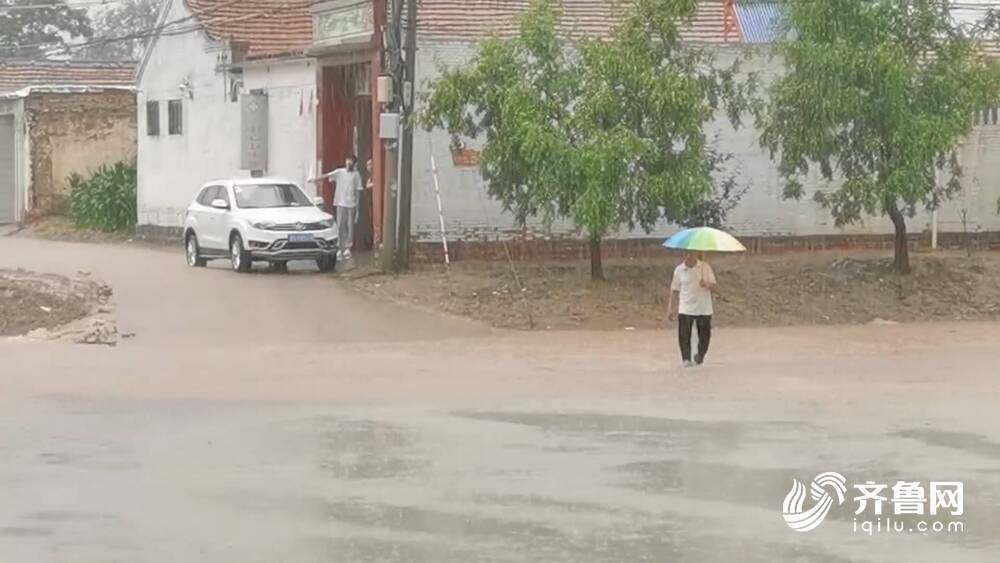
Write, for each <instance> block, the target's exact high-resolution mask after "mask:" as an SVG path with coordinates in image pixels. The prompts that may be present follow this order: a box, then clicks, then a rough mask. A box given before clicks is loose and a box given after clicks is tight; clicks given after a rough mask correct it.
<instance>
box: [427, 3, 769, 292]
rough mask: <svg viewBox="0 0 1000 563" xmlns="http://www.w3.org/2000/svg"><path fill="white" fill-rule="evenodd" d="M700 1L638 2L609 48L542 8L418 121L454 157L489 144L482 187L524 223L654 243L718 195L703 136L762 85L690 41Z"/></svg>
mask: <svg viewBox="0 0 1000 563" xmlns="http://www.w3.org/2000/svg"><path fill="white" fill-rule="evenodd" d="M697 4H698V2H697V0H636V1H635V2H634V3H631V4H630V5H629V6H628V7H625V6H623V9H626V10H628V11H627V13H626V14H624V16H623V18H622V20H621V22H620V23H619V24H618V25H616V26H615V27H614V30H613V32H612V35H611V37H610V38H609V39H607V40H598V39H581V40H579V41H573V42H571V41H570V40H569V39H567V38H565V37H563V36H560V35H559V34H558V31H557V22H558V17H559V3H558V2H557V1H555V0H534V1H533V2H532V4H531V7H530V8H529V9H528V11H527V12H526V13H525V15H524V16H523V17H522V19H521V21H520V33H519V35H518V36H517V37H514V38H513V39H510V40H503V39H498V38H492V39H488V40H485V41H483V42H481V43H480V44H479V46H478V49H477V53H476V56H475V57H474V59H473V60H472V62H471V63H470V64H469V65H468V66H467V67H464V68H459V69H449V70H446V71H445V72H444V73H443V75H442V77H441V78H440V80H438V81H437V83H436V84H434V88H433V91H432V93H431V94H430V96H428V98H427V99H426V100H425V107H424V109H423V112H422V114H421V120H422V122H423V125H424V126H425V127H427V128H428V129H430V128H434V127H442V128H445V129H447V130H448V131H449V132H450V133H451V134H452V135H453V138H454V141H455V143H456V144H458V145H461V144H462V143H464V142H465V141H467V140H470V139H478V138H484V139H485V142H484V147H483V151H482V155H481V159H480V166H481V170H482V174H483V176H484V178H485V179H486V181H487V183H488V190H489V193H490V195H491V196H492V197H494V198H496V199H498V200H500V201H501V202H503V204H504V206H505V208H506V209H507V210H508V211H510V212H512V213H513V214H514V216H515V218H516V219H517V221H518V222H520V223H522V224H523V223H524V222H525V221H526V220H527V218H528V217H535V216H540V217H542V218H543V219H544V220H545V221H552V220H553V219H556V218H570V219H572V220H573V221H574V223H575V224H576V225H577V226H578V227H581V228H583V229H585V230H586V231H587V232H588V233H589V234H590V237H591V275H592V277H594V278H600V277H603V270H602V267H601V263H600V241H601V238H602V237H603V236H604V235H606V234H607V233H608V232H610V231H612V230H615V229H618V228H620V227H621V226H626V227H627V228H629V229H635V228H642V229H645V230H646V231H647V232H648V231H649V230H651V229H652V227H653V226H654V225H655V224H656V222H657V221H659V220H660V219H662V218H664V217H665V218H668V219H674V220H679V219H681V218H683V217H685V216H686V213H687V212H688V211H689V210H690V209H692V208H693V207H695V206H696V205H698V204H699V203H700V202H701V201H702V200H703V199H704V198H706V197H707V196H708V195H709V194H711V193H712V191H713V186H712V178H711V174H710V165H709V154H708V153H709V149H708V143H707V141H706V138H705V133H704V126H705V124H706V123H707V122H709V121H710V120H712V119H714V118H715V116H716V115H717V113H718V112H720V111H724V112H725V113H726V114H727V115H728V116H729V117H730V119H731V120H732V122H733V124H734V125H736V126H738V125H739V124H740V116H741V115H743V114H744V112H745V111H747V110H748V109H750V106H751V102H750V100H751V98H752V94H753V90H754V87H755V81H754V80H752V79H751V80H747V81H740V80H738V67H735V66H734V67H731V68H727V69H724V70H717V69H715V68H714V61H713V59H712V58H711V57H710V56H709V55H708V54H706V53H705V52H703V51H700V50H698V49H694V48H692V47H690V46H687V45H682V44H681V42H680V35H679V25H681V24H682V23H683V22H684V21H685V20H686V19H689V18H690V17H692V16H693V15H694V12H695V10H696V9H697Z"/></svg>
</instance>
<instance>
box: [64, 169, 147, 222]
mask: <svg viewBox="0 0 1000 563" xmlns="http://www.w3.org/2000/svg"><path fill="white" fill-rule="evenodd" d="M68 181H69V186H70V207H69V215H70V218H71V219H72V220H73V224H74V225H76V226H77V227H79V228H85V229H97V230H100V231H105V232H113V231H131V230H132V229H133V228H135V223H136V171H135V165H134V164H129V163H126V162H118V163H115V164H114V165H112V166H105V165H101V166H100V167H99V168H98V169H97V171H96V172H95V173H94V174H93V175H92V176H90V177H89V178H84V177H82V176H80V175H79V174H73V175H71V176H70V177H69V179H68Z"/></svg>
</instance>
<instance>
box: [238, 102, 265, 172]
mask: <svg viewBox="0 0 1000 563" xmlns="http://www.w3.org/2000/svg"><path fill="white" fill-rule="evenodd" d="M242 102H243V109H242V115H241V120H240V123H241V133H242V134H241V135H240V168H241V169H243V170H267V94H263V93H259V92H251V93H250V94H247V95H244V96H243V99H242Z"/></svg>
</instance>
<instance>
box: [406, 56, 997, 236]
mask: <svg viewBox="0 0 1000 563" xmlns="http://www.w3.org/2000/svg"><path fill="white" fill-rule="evenodd" d="M473 52H474V46H473V45H472V44H470V43H459V42H438V43H427V42H424V43H422V44H421V49H420V51H419V56H418V59H417V66H418V69H417V72H418V75H419V80H418V91H419V92H422V93H426V92H428V90H429V82H430V81H433V80H434V79H436V78H437V77H438V76H439V75H440V68H441V67H442V65H444V66H445V67H454V66H456V65H460V64H463V63H465V62H466V61H468V60H469V58H470V57H471V56H472V54H473ZM717 54H718V60H719V63H720V64H726V63H728V62H730V61H732V60H734V58H735V57H736V56H737V52H736V51H735V50H732V49H720V50H719V51H718V53H717ZM743 68H744V69H745V70H746V71H747V72H757V73H759V74H760V76H761V79H762V80H765V81H766V80H768V79H773V78H774V77H776V76H778V73H780V72H781V68H782V67H781V62H780V60H778V59H772V58H771V57H769V56H767V55H766V54H765V55H760V56H757V57H755V58H754V59H752V60H751V61H749V62H747V63H744V65H743ZM709 135H710V136H717V138H718V140H719V145H718V146H719V148H720V150H722V151H723V152H729V153H732V154H733V158H732V160H731V161H730V162H729V165H730V166H731V167H732V169H733V171H735V172H737V173H738V177H739V180H740V181H741V182H742V183H744V184H746V185H749V186H750V190H749V191H748V192H747V194H746V195H745V196H744V198H743V200H742V202H741V203H740V205H739V206H738V207H737V208H736V209H735V210H734V211H733V213H732V214H731V216H730V218H729V224H730V228H731V229H732V230H733V231H734V232H736V233H738V234H742V235H830V234H838V233H845V234H847V233H851V234H857V233H873V234H875V233H890V232H892V224H891V222H890V221H889V219H888V218H886V217H871V218H868V219H866V220H865V221H864V222H863V223H862V224H856V225H851V226H848V227H845V228H843V229H838V228H837V227H835V225H834V221H833V219H832V217H830V215H829V213H828V212H826V211H825V210H823V209H822V208H821V207H820V205H819V204H817V203H816V202H815V201H814V200H813V199H812V193H813V192H814V191H816V190H818V189H825V190H829V189H832V188H834V187H835V186H834V185H828V184H826V183H825V182H823V181H822V180H821V179H820V178H818V176H817V177H814V178H810V179H809V181H807V182H805V184H806V186H805V187H806V192H807V196H806V197H804V198H803V199H802V200H800V201H785V200H782V198H781V184H780V182H779V177H778V172H777V169H776V167H775V166H774V164H773V163H772V162H771V160H770V158H768V154H767V152H766V151H764V150H763V149H761V148H760V146H759V143H758V139H759V135H760V132H759V131H758V130H756V129H754V128H752V127H749V128H744V129H741V130H738V131H734V130H733V129H732V128H731V127H730V126H729V124H728V121H726V120H724V119H723V120H720V121H718V122H716V123H714V124H713V125H712V126H711V127H710V128H709ZM449 141H450V139H449V137H448V135H447V134H446V133H445V132H443V131H440V130H438V131H433V132H429V133H428V132H426V131H423V130H418V131H417V133H416V140H415V144H414V166H415V170H414V196H413V227H414V235H415V236H416V237H417V238H418V239H420V240H436V239H438V237H439V232H438V231H439V227H438V215H437V213H438V212H437V206H436V203H435V200H434V184H433V177H432V176H431V171H430V156H431V154H433V155H434V157H435V159H436V160H437V164H438V168H439V173H440V180H441V190H442V194H441V196H442V204H443V207H444V211H445V218H446V226H447V229H448V231H449V236H452V237H454V238H464V239H487V240H488V239H493V238H496V237H497V236H502V235H503V233H504V232H510V231H512V230H514V229H516V226H515V224H514V220H513V216H512V215H510V214H507V213H504V212H503V209H502V206H501V205H500V204H499V203H498V202H496V201H494V200H492V199H491V198H490V197H489V196H488V195H487V194H486V191H485V190H486V188H485V185H484V182H483V181H482V178H481V177H480V175H479V173H478V170H477V169H475V168H460V167H456V166H454V165H453V163H452V158H451V153H450V150H449ZM998 156H1000V127H997V126H990V127H981V128H977V129H976V130H975V131H974V132H973V134H972V135H971V136H970V138H969V139H968V141H967V142H966V144H965V146H964V148H963V150H962V162H963V163H964V164H965V166H966V167H967V169H966V178H965V180H964V184H965V186H966V192H965V193H964V194H963V196H962V198H960V199H958V200H956V201H953V202H950V203H948V204H946V205H945V206H944V207H943V208H942V210H941V211H940V213H939V226H940V228H941V229H942V231H961V230H962V226H961V222H960V220H958V219H957V218H958V217H959V210H960V209H962V208H965V209H968V210H969V213H968V219H969V225H970V227H969V228H970V230H976V229H978V230H1000V217H998V216H997V214H996V201H997V197H998V196H1000V171H997V170H995V169H996V167H995V166H990V159H991V158H993V159H995V158H997V157H998ZM908 225H909V228H910V231H911V232H919V231H922V230H925V229H929V228H930V217H929V214H926V213H920V214H918V215H917V216H916V217H915V218H913V219H910V220H909V221H908ZM528 229H529V231H530V232H531V233H532V235H533V236H543V237H544V236H548V235H551V236H565V235H568V234H575V233H576V229H575V228H574V226H573V225H572V224H571V223H568V222H560V223H557V224H555V225H553V226H552V228H551V229H550V230H546V229H545V228H544V225H542V224H541V222H540V221H537V220H533V221H529V224H528ZM675 230H676V226H673V225H670V224H667V223H666V222H664V223H663V224H661V225H658V226H657V228H656V229H655V230H654V231H653V232H652V233H649V234H647V233H645V232H644V231H641V230H640V231H635V232H620V233H618V234H617V235H616V237H617V238H631V237H651V236H652V237H659V236H667V235H669V234H670V233H672V232H674V231H675Z"/></svg>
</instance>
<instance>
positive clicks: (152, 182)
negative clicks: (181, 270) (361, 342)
mask: <svg viewBox="0 0 1000 563" xmlns="http://www.w3.org/2000/svg"><path fill="white" fill-rule="evenodd" d="M189 15H190V12H188V10H187V8H186V7H185V6H184V2H182V1H181V0H173V1H172V2H171V7H170V13H169V14H168V16H167V19H168V20H175V19H179V18H183V17H187V16H189ZM222 49H223V46H222V45H221V44H220V43H217V42H214V41H211V40H209V39H208V38H207V37H206V36H205V35H204V34H201V33H188V34H184V35H177V36H164V37H161V38H159V40H158V41H157V42H156V45H155V47H154V49H153V51H152V52H151V54H150V59H149V61H148V63H147V66H146V68H145V70H144V72H143V74H142V77H141V80H140V82H139V94H138V113H139V119H138V127H139V132H138V133H139V135H138V139H139V143H138V183H139V185H138V191H139V201H138V212H139V225H140V226H141V225H155V226H162V227H177V226H180V225H181V224H182V222H183V213H184V209H186V208H187V206H188V205H189V204H190V203H191V200H192V199H193V198H194V196H195V194H196V193H197V192H198V189H199V188H200V187H201V186H202V185H203V184H204V183H206V182H209V181H212V180H215V179H219V178H228V177H233V176H247V175H249V172H248V171H246V170H240V169H239V166H240V107H241V106H240V102H233V101H230V98H229V96H227V93H226V80H225V76H224V74H222V73H221V72H219V71H217V69H216V65H217V60H218V55H219V54H220V53H221V52H222ZM313 64H314V63H313V62H312V61H309V60H306V59H297V60H289V61H284V62H272V63H267V64H266V63H254V64H250V65H247V67H246V68H245V69H244V84H243V92H248V91H250V90H255V89H264V90H265V91H266V92H267V94H268V104H269V118H268V133H269V134H268V169H267V173H268V175H270V176H278V177H283V178H287V179H289V180H292V181H294V182H297V183H299V184H300V185H303V187H304V188H305V189H306V190H307V192H309V193H312V192H313V191H314V189H315V188H314V186H311V185H306V184H305V181H306V179H307V178H308V177H309V175H310V171H311V167H312V166H313V162H314V161H315V153H316V149H315V146H316V143H315V119H314V118H315V114H316V109H315V107H310V106H309V99H310V94H311V95H312V99H313V100H315V99H316V96H315V83H316V77H315V68H314V66H313ZM185 81H187V82H188V83H189V84H190V85H191V90H192V91H193V97H188V96H187V95H184V94H182V92H181V89H180V84H181V83H183V82H185ZM171 99H183V104H184V131H183V134H181V135H169V134H168V114H167V101H168V100H171ZM153 100H156V101H159V102H160V135H159V136H157V137H150V136H149V135H148V128H147V124H146V102H147V101H153ZM300 104H301V107H302V111H301V115H300V111H299V108H300Z"/></svg>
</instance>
